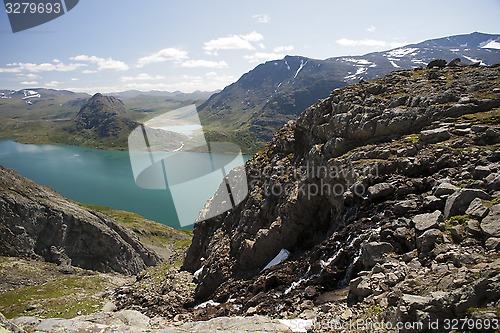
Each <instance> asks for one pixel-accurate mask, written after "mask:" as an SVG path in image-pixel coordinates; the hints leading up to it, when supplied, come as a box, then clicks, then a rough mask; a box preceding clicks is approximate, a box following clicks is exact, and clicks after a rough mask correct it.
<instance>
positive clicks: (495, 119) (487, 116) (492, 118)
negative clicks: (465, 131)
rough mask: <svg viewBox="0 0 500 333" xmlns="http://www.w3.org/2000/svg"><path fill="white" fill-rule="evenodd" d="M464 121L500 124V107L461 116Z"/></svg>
mask: <svg viewBox="0 0 500 333" xmlns="http://www.w3.org/2000/svg"><path fill="white" fill-rule="evenodd" d="M461 119H462V120H463V121H467V122H479V123H482V124H489V125H499V124H500V108H496V109H493V110H490V111H486V112H477V113H472V114H466V115H463V116H462V117H461Z"/></svg>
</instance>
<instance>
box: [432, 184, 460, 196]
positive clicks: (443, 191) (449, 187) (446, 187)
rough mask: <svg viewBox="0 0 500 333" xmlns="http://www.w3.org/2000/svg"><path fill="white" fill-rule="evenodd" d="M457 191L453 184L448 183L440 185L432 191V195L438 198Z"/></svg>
mask: <svg viewBox="0 0 500 333" xmlns="http://www.w3.org/2000/svg"><path fill="white" fill-rule="evenodd" d="M457 190H458V187H456V186H455V185H453V184H450V183H441V184H439V185H438V186H437V187H436V188H435V189H434V195H435V196H436V197H440V196H442V195H450V194H453V193H455V192H456V191H457Z"/></svg>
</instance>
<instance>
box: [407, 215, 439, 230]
mask: <svg viewBox="0 0 500 333" xmlns="http://www.w3.org/2000/svg"><path fill="white" fill-rule="evenodd" d="M443 221H444V218H443V214H441V212H440V211H439V210H436V211H434V213H428V214H419V215H416V216H415V217H414V218H413V223H414V224H415V229H416V230H418V231H426V230H428V229H437V228H438V227H439V223H441V222H443Z"/></svg>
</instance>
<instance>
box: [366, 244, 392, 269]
mask: <svg viewBox="0 0 500 333" xmlns="http://www.w3.org/2000/svg"><path fill="white" fill-rule="evenodd" d="M393 251H394V248H393V247H392V245H391V244H390V243H386V242H370V243H365V244H363V247H362V250H361V258H360V259H361V263H362V264H363V266H364V267H365V268H371V267H373V266H375V264H377V263H382V262H383V261H384V255H385V254H386V253H388V252H393Z"/></svg>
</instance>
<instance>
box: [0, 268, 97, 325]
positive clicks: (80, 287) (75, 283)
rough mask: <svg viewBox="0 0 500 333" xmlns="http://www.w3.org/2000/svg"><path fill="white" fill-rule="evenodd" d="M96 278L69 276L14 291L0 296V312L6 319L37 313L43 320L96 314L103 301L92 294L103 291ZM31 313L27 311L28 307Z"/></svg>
mask: <svg viewBox="0 0 500 333" xmlns="http://www.w3.org/2000/svg"><path fill="white" fill-rule="evenodd" d="M105 283H106V280H105V279H104V278H102V277H100V276H84V277H70V278H65V279H57V280H53V281H49V282H47V283H44V284H42V285H37V286H26V287H20V288H16V289H15V290H12V291H6V292H3V293H0V312H2V313H3V314H4V315H5V316H6V317H7V318H14V317H16V316H19V315H29V313H30V312H32V311H33V312H35V311H36V312H37V315H39V316H40V317H44V318H50V317H59V318H73V317H75V316H76V315H78V314H89V313H93V312H96V311H98V310H99V309H100V308H101V307H102V305H103V303H104V299H103V298H102V297H99V296H97V295H96V294H97V293H98V292H100V291H102V290H103V289H104V284H105ZM30 306H31V307H34V309H33V310H32V311H27V309H28V308H29V307H30Z"/></svg>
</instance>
